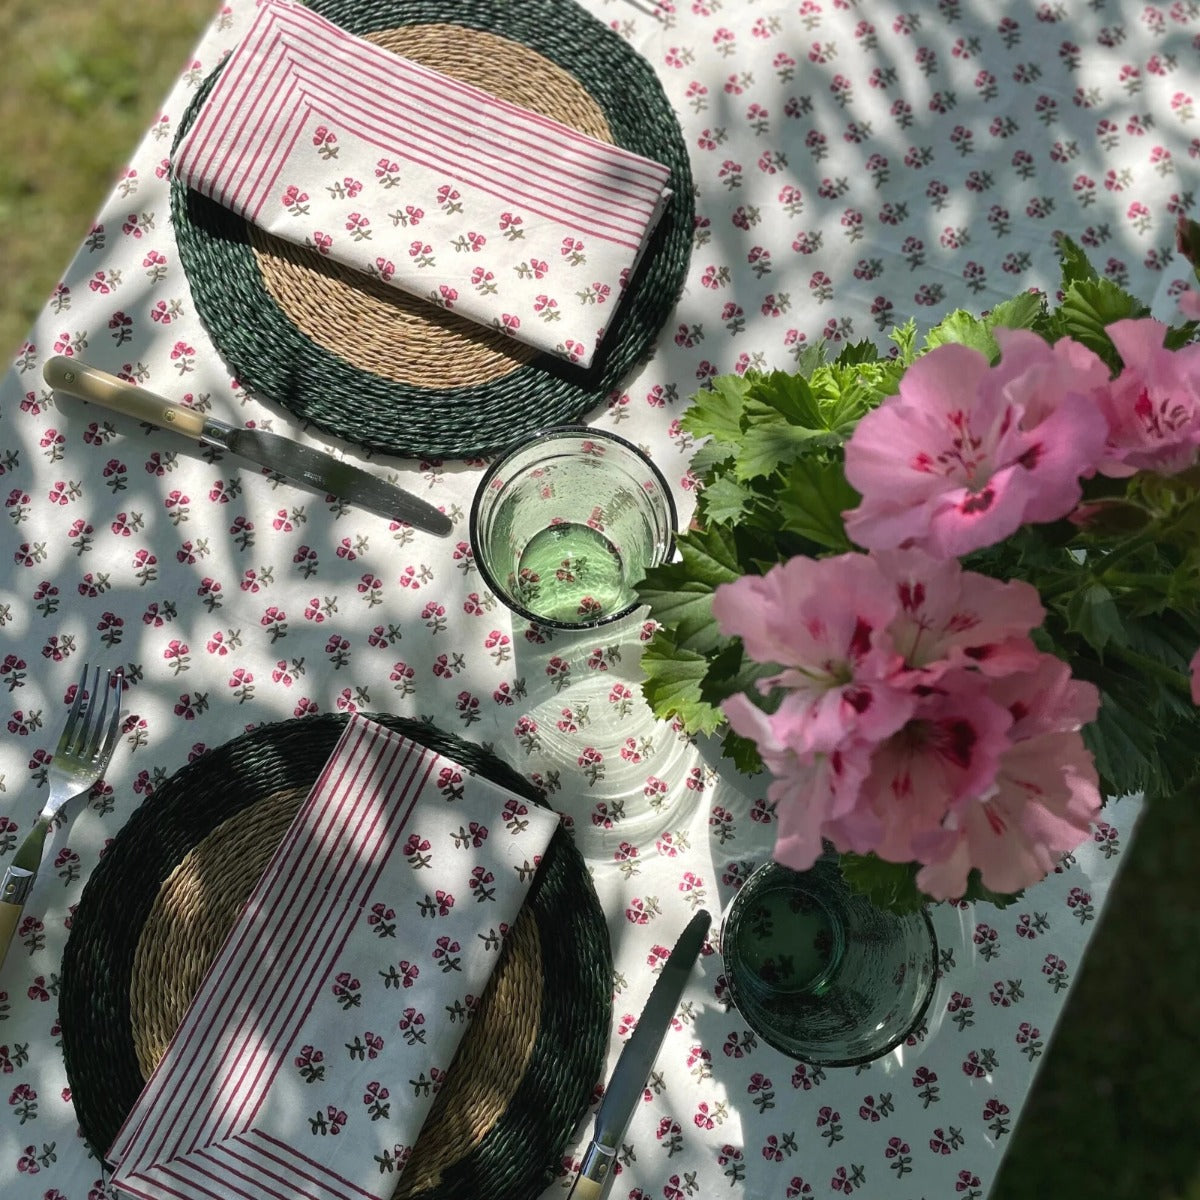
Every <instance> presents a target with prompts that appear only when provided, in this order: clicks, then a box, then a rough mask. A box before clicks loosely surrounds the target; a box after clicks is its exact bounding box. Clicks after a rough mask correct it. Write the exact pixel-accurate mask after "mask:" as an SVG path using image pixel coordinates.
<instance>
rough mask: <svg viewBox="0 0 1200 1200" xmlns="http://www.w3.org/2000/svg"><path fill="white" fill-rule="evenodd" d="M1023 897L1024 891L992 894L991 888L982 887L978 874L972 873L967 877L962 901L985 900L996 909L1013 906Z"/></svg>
mask: <svg viewBox="0 0 1200 1200" xmlns="http://www.w3.org/2000/svg"><path fill="white" fill-rule="evenodd" d="M1023 895H1025V893H1024V891H1019V892H993V891H992V889H991V888H989V887H985V886H984V884H983V880H982V879H981V878H980V875H979V872H978V871H972V872H971V873H970V874H969V875H968V876H967V890H966V891H965V892H964V893H963V895H962V899H964V900H967V901H970V902H972V903H977V902H978V901H980V900H986V901H987V902H988V903H989V904H991V905H994V906H995V907H996V908H1007V907H1008V906H1009V905H1010V904H1015V903H1016V902H1017V901H1018V900H1020V899H1021V897H1022V896H1023Z"/></svg>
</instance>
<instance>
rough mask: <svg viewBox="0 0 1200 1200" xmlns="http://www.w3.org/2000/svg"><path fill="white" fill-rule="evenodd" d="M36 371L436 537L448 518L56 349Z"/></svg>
mask: <svg viewBox="0 0 1200 1200" xmlns="http://www.w3.org/2000/svg"><path fill="white" fill-rule="evenodd" d="M42 374H43V375H44V376H45V379H46V382H47V383H48V384H49V385H50V386H51V387H52V388H54V390H55V391H59V392H66V393H67V394H68V395H71V396H78V397H79V398H80V399H81V400H87V401H88V402H89V403H91V404H102V405H104V407H105V408H111V409H113V410H114V411H115V412H119V413H124V414H125V415H126V416H129V417H136V418H137V419H138V420H139V421H147V422H149V424H151V425H157V426H159V428H161V429H173V430H175V431H176V432H178V433H182V434H185V435H187V436H189V437H194V438H197V439H198V440H199V441H201V442H203V443H204V445H206V446H216V447H218V448H219V449H221V450H228V451H229V452H230V453H231V454H236V455H238V456H239V457H241V458H248V459H250V460H251V462H256V463H258V464H259V465H261V466H264V467H267V468H268V469H269V470H272V471H274V472H276V473H277V474H279V475H282V476H283V477H284V478H285V479H287V480H288V481H289V482H291V483H297V484H300V485H301V486H305V485H307V486H309V487H315V488H319V489H320V490H322V491H324V492H328V493H329V494H331V495H334V496H337V497H338V498H339V499H342V500H345V501H347V502H348V503H350V504H354V505H357V506H358V507H359V508H365V509H368V510H369V511H370V512H373V513H378V514H379V515H380V516H384V517H388V518H390V519H391V520H393V521H406V522H408V524H410V525H415V526H417V528H418V529H425V530H428V531H429V532H430V533H436V534H440V535H442V536H443V537H444V536H445V535H446V534H448V533H449V532H450V531H451V529H453V527H454V526H453V522H452V521H451V520H450V518H449V517H448V516H446V514H445V513H443V512H441V511H440V510H438V509H436V508H434V507H433V505H432V504H428V503H426V502H425V501H424V500H422V499H421V498H420V497H418V496H414V495H413V494H412V493H411V492H406V491H404V490H403V489H402V488H398V487H396V486H395V484H391V483H388V482H387V481H386V480H383V479H380V478H379V476H377V475H372V474H370V472H368V471H364V470H362V469H361V468H359V467H356V466H354V465H353V464H351V463H346V462H342V461H341V460H340V459H337V458H334V457H333V455H332V454H327V453H326V452H325V451H324V450H315V449H313V448H312V447H311V446H302V445H301V444H300V443H299V442H294V441H292V440H291V439H290V438H285V437H281V436H279V434H275V433H262V432H261V431H259V430H257V429H242V428H238V427H237V426H234V425H227V424H226V423H225V422H224V421H218V420H216V419H214V418H212V417H206V416H205V415H204V414H203V413H199V412H196V411H195V410H194V409H191V408H187V407H185V406H184V405H182V404H175V403H173V402H172V401H170V400H166V399H164V398H163V397H162V396H156V395H155V394H154V393H153V392H151V391H147V390H146V389H145V388H140V387H138V386H137V385H136V384H133V383H129V382H127V381H126V380H124V379H118V378H117V377H116V376H115V375H110V374H108V372H107V371H101V370H99V369H98V368H96V367H90V366H88V365H87V363H83V362H80V361H79V360H78V359H75V358H66V357H64V356H63V355H61V354H56V355H55V356H54V357H53V358H51V359H48V360H47V362H46V365H45V366H44V367H43V368H42Z"/></svg>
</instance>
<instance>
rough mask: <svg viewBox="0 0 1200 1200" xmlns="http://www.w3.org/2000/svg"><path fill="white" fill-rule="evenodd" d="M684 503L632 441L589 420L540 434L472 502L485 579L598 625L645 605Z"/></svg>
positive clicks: (532, 614) (474, 538) (552, 613)
mask: <svg viewBox="0 0 1200 1200" xmlns="http://www.w3.org/2000/svg"><path fill="white" fill-rule="evenodd" d="M675 524H676V514H675V502H674V499H673V498H672V496H671V489H670V487H668V485H667V481H666V480H665V479H664V478H663V476H662V472H660V471H659V469H658V468H657V467H656V466H655V465H654V463H652V462H651V461H650V459H649V458H648V457H647V456H646V455H645V454H644V453H642V451H641V450H640V449H638V447H637V446H635V445H633V443H632V442H627V441H626V440H625V439H624V438H621V437H617V436H616V435H615V434H612V433H608V432H606V431H604V430H599V429H590V428H588V427H587V426H584V425H559V426H555V427H552V428H549V429H544V430H541V431H540V432H538V433H536V434H532V435H531V436H530V437H529V438H528V439H526V440H523V441H521V442H520V443H519V444H518V445H516V446H514V447H512V448H510V449H509V450H507V451H505V452H504V453H503V454H502V455H501V456H500V457H499V458H498V459H497V460H496V461H495V462H494V463H493V464H492V465H491V467H490V468H489V470H488V471H487V472H486V473H485V475H484V476H483V479H482V480H481V481H480V483H479V487H478V488H477V489H476V492H475V500H474V503H473V504H472V506H471V520H470V537H471V548H472V551H473V553H474V555H475V563H476V566H478V568H479V571H480V574H482V576H483V578H484V582H485V583H486V584H487V586H488V588H489V589H490V590H491V591H492V593H493V594H494V595H495V596H496V597H497V598H499V599H500V600H502V601H503V602H504V604H506V605H507V606H508V607H509V608H510V609H512V610H513V611H514V612H516V613H518V614H520V615H521V616H523V617H526V618H527V619H529V620H531V621H536V622H538V623H539V624H541V625H545V626H549V627H551V628H557V629H590V628H592V627H594V626H597V625H605V624H608V623H609V622H612V621H616V620H618V619H619V618H621V617H625V616H628V615H629V614H630V613H632V612H633V611H634V609H635V608H636V607H637V597H636V594H635V593H634V585H635V584H636V583H638V582H639V581H640V580H641V579H642V578H643V576H644V575H645V573H646V571H647V570H648V569H649V568H650V567H654V566H658V565H659V564H660V563H663V562H666V561H667V560H668V559H669V558H670V557H671V555H672V554H673V553H674V536H675Z"/></svg>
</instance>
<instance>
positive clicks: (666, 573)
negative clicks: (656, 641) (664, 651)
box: [637, 526, 744, 654]
mask: <svg viewBox="0 0 1200 1200" xmlns="http://www.w3.org/2000/svg"><path fill="white" fill-rule="evenodd" d="M676 545H677V546H678V548H679V553H680V561H679V562H671V563H663V564H662V565H661V566H658V567H651V568H650V570H649V571H647V572H646V576H645V578H644V579H643V580H642V581H641V583H639V584H638V585H637V594H638V599H639V600H641V602H642V603H643V604H649V605H650V615H651V616H652V617H654V618H655V620H657V621H660V622H662V624H663V625H665V626H666V627H667V628H668V629H670V630H671V631H672V637H673V639H674V641H675V644H676V645H677V646H678V647H679V648H680V650H690V651H695V652H696V653H698V654H704V653H707V652H708V651H709V650H713V649H715V648H716V647H717V646H718V645H720V644H721V642H722V641H723V638H722V635H721V631H720V630H719V629H718V628H717V623H716V621H715V620H714V619H713V615H712V594H713V592H714V591H715V590H716V588H717V587H719V586H720V585H721V584H722V583H732V582H733V581H734V580H735V579H739V578H741V576H742V574H743V573H744V572H743V571H742V568H741V566H740V565H739V561H738V555H737V551H736V549H735V547H734V542H733V532H732V531H731V530H729V529H727V528H725V527H724V526H712V527H710V528H709V529H706V530H694V529H693V530H688V531H687V532H686V533H681V534H680V535H679V537H678V538H677V539H676Z"/></svg>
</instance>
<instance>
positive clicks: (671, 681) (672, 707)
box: [642, 629, 725, 734]
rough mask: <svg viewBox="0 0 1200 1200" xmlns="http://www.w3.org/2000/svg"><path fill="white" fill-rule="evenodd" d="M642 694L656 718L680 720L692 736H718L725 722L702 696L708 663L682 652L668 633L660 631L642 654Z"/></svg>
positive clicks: (701, 658) (688, 651) (688, 652)
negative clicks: (695, 734) (643, 671)
mask: <svg viewBox="0 0 1200 1200" xmlns="http://www.w3.org/2000/svg"><path fill="white" fill-rule="evenodd" d="M642 668H643V669H644V670H645V672H646V678H645V679H644V680H643V681H642V694H643V695H644V696H645V697H646V703H647V704H649V705H650V709H651V711H652V712H653V713H654V715H655V716H656V717H660V718H662V719H664V720H668V719H671V718H675V717H678V718H679V720H680V721H682V722H683V726H684V728H685V729H686V730H687V731H688V733H703V734H709V733H714V732H716V730H717V729H719V728H720V726H721V723H722V722H723V721H724V720H725V718H724V716H723V715H722V713H721V710H720V709H719V708H717V707H716V706H715V705H712V704H709V703H707V702H706V701H705V700H704V699H702V698H701V695H700V684H701V682H702V681H703V679H704V676H705V675H706V674H707V673H708V659H706V658H705V657H704V655H702V654H696V653H694V652H693V651H690V650H681V649H680V648H679V647H678V646H676V645H675V643H674V642H673V641H672V640H671V638H670V636H669V635H668V634H667V633H666V631H665V630H661V629H660V630H659V631H658V632H657V633H655V635H654V637H652V638H651V639H650V641H649V642H647V643H646V646H645V649H644V650H643V651H642Z"/></svg>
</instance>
